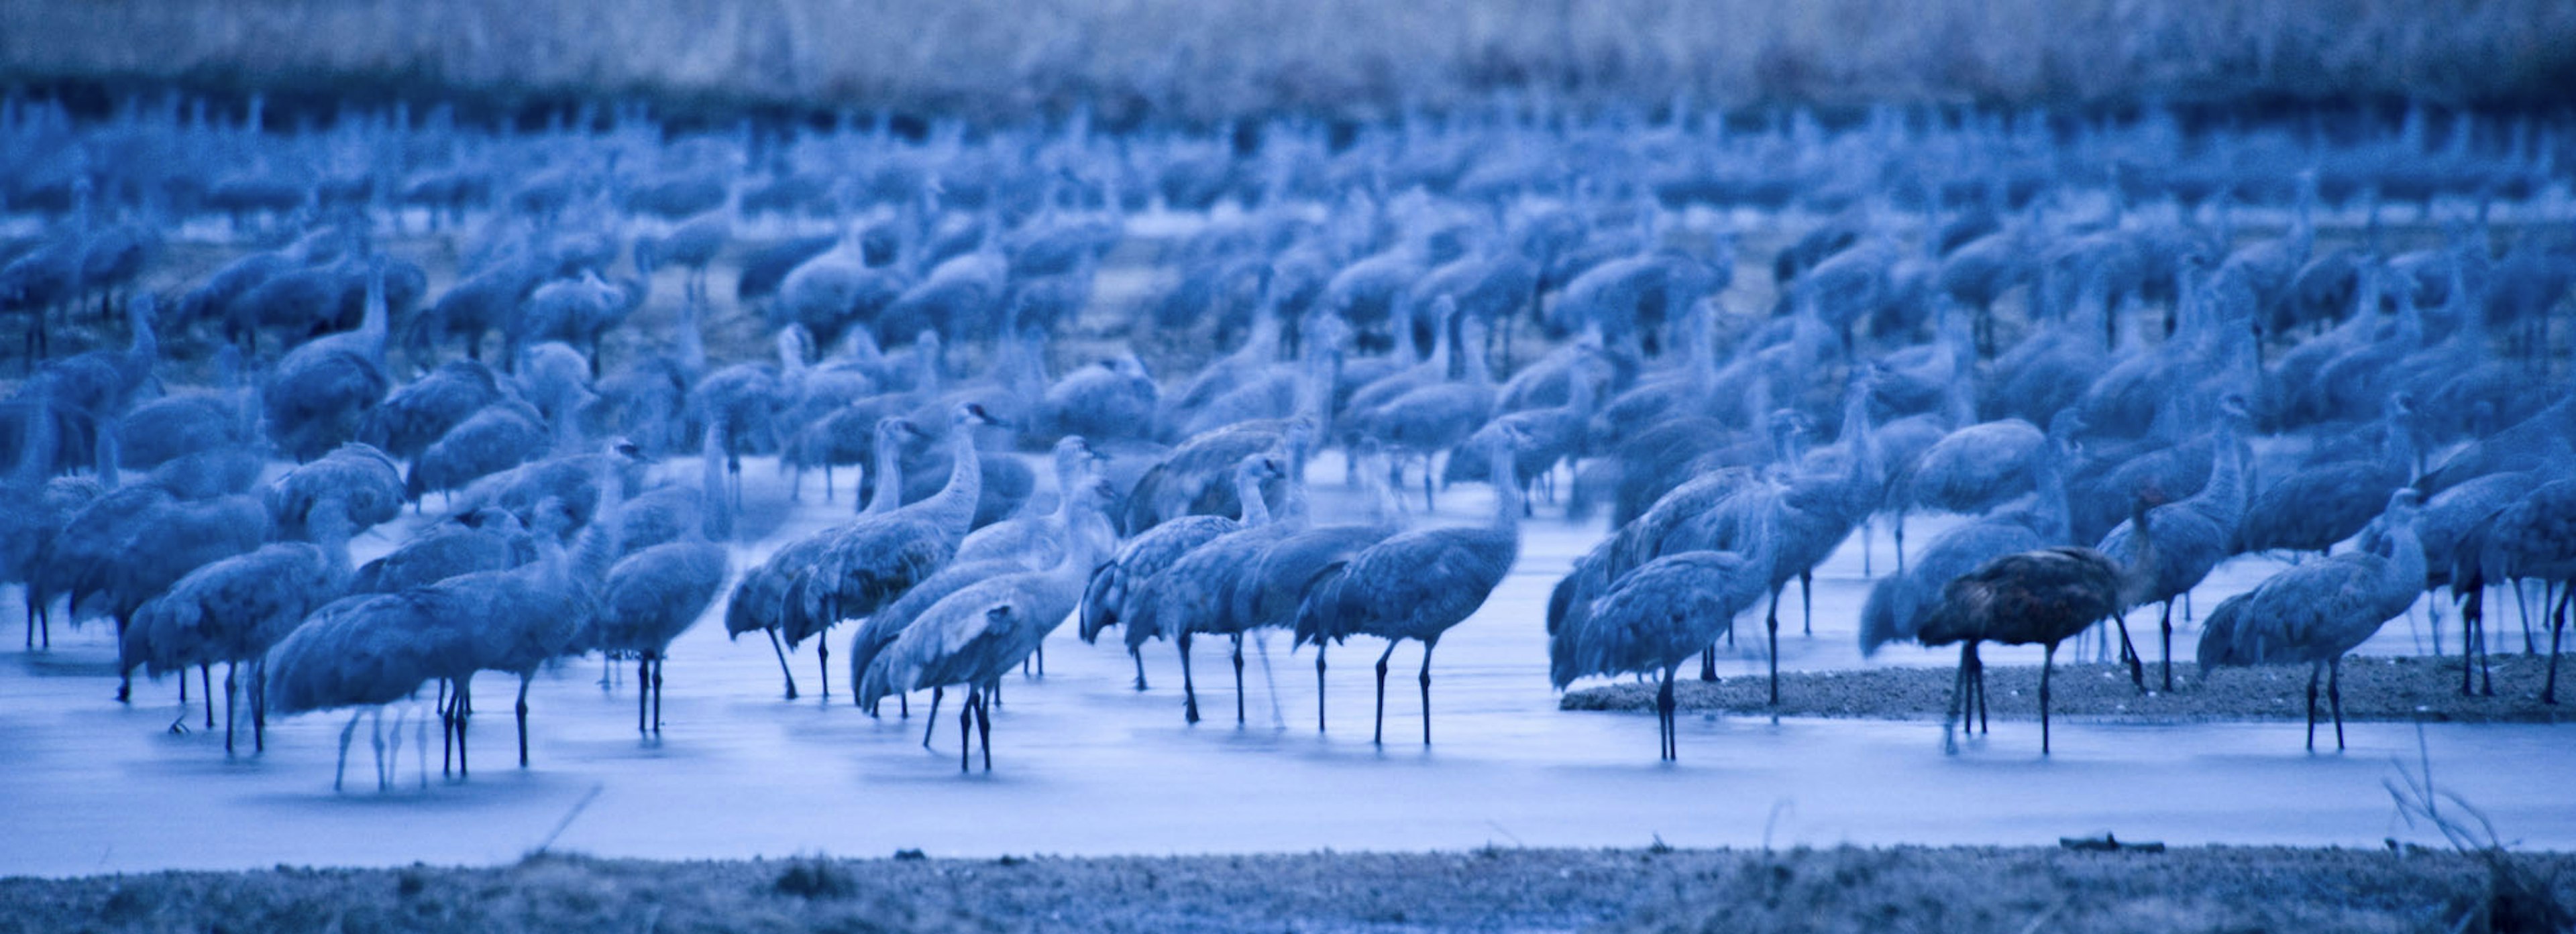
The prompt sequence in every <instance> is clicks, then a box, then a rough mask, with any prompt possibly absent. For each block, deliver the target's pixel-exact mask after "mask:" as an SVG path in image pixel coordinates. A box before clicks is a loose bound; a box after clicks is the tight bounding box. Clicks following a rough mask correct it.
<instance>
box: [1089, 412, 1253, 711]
mask: <svg viewBox="0 0 2576 934" xmlns="http://www.w3.org/2000/svg"><path fill="white" fill-rule="evenodd" d="M1287 473H1288V471H1287V468H1286V466H1285V465H1283V464H1282V463H1281V462H1280V459H1279V458H1278V457H1277V456H1276V455H1274V454H1271V453H1268V452H1259V451H1256V452H1254V453H1251V454H1246V455H1244V456H1243V457H1242V458H1241V459H1239V460H1237V461H1236V462H1235V464H1234V470H1233V478H1234V487H1235V494H1234V499H1235V501H1236V503H1237V504H1239V508H1240V509H1241V510H1242V512H1241V513H1240V514H1239V515H1238V516H1237V517H1235V518H1227V517H1224V516H1208V515H1189V516H1180V517H1177V518H1174V519H1171V520H1169V521H1166V522H1162V523H1160V524H1157V525H1155V526H1154V527H1153V528H1151V529H1148V530H1146V531H1144V532H1142V533H1140V534H1138V535H1136V537H1135V538H1133V539H1130V540H1129V541H1128V542H1127V543H1126V544H1125V545H1124V546H1122V547H1120V548H1119V549H1118V552H1117V554H1116V555H1115V556H1113V557H1112V558H1111V559H1110V560H1109V562H1108V563H1107V564H1104V565H1101V567H1100V570H1099V571H1097V572H1094V573H1093V574H1092V576H1091V580H1090V582H1089V583H1087V584H1086V585H1085V586H1084V588H1083V598H1082V622H1081V625H1080V627H1079V629H1078V630H1077V631H1078V633H1079V635H1081V637H1082V641H1084V642H1090V641H1093V640H1095V639H1098V638H1099V637H1100V632H1101V630H1104V629H1107V628H1109V627H1111V626H1118V625H1125V626H1126V627H1127V631H1126V641H1127V655H1128V657H1129V658H1131V659H1134V660H1135V662H1136V690H1139V691H1142V690H1145V660H1144V657H1143V655H1142V652H1141V649H1142V647H1143V646H1144V644H1145V641H1146V640H1147V639H1151V638H1154V637H1156V636H1160V635H1162V630H1161V629H1160V628H1158V627H1156V626H1152V625H1148V624H1146V623H1145V622H1144V621H1142V620H1140V619H1138V617H1139V616H1140V615H1142V614H1143V612H1144V611H1145V610H1144V607H1145V603H1146V601H1147V600H1149V599H1150V596H1149V595H1150V593H1151V590H1150V588H1151V582H1152V581H1153V580H1154V578H1155V577H1156V576H1157V575H1160V574H1162V573H1163V571H1164V570H1165V569H1168V568H1170V567H1171V566H1172V564H1173V562H1176V561H1179V560H1180V559H1181V557H1182V556H1183V555H1186V554H1188V553H1189V552H1190V551H1191V550H1193V549H1196V548H1198V547H1199V546H1201V545H1204V544H1207V543H1208V542H1209V541H1210V540H1212V539H1215V538H1216V537H1217V536H1220V535H1224V534H1226V533H1228V532H1231V531H1234V530H1236V529H1239V528H1242V527H1244V526H1247V525H1259V524H1261V523H1264V522H1268V521H1269V520H1270V511H1269V504H1268V500H1267V499H1266V498H1265V494H1264V493H1263V492H1262V490H1263V487H1264V485H1265V484H1269V483H1274V482H1279V481H1281V480H1284V479H1285V478H1286V476H1287Z"/></svg>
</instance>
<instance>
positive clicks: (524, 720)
mask: <svg viewBox="0 0 2576 934" xmlns="http://www.w3.org/2000/svg"><path fill="white" fill-rule="evenodd" d="M531 680H533V678H532V677H531V676H529V675H520V676H519V708H518V710H519V767H520V768H523V769H524V768H527V767H528V682H529V681H531Z"/></svg>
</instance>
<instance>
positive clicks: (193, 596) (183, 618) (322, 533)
mask: <svg viewBox="0 0 2576 934" xmlns="http://www.w3.org/2000/svg"><path fill="white" fill-rule="evenodd" d="M308 521H309V522H310V528H311V536H312V540H311V541H310V542H305V541H284V542H278V543H275V544H270V545H265V546H262V547H260V548H259V549H258V550H256V551H252V552H250V553H247V554H242V555H236V556H234V557H230V558H225V559H223V560H221V561H216V562H213V563H211V564H207V565H205V566H204V567H200V568H197V569H196V570H193V571H190V572H188V574H187V576H185V577H181V578H179V580H178V581H177V582H176V583H173V584H171V585H170V589H169V590H168V591H166V592H164V593H162V594H161V595H160V596H157V597H154V598H153V599H152V600H151V601H150V602H147V603H145V604H144V605H143V606H142V608H141V609H138V610H136V611H135V614H134V622H133V624H132V625H130V626H128V627H126V630H125V634H124V638H123V639H122V641H121V643H120V658H119V665H120V667H122V668H124V669H126V670H131V669H132V668H134V667H135V666H137V665H141V666H143V667H144V668H145V671H146V673H148V674H151V675H153V676H154V677H159V676H160V675H161V674H162V673H164V672H168V671H177V672H179V676H180V678H182V679H185V678H186V677H187V675H188V668H189V667H190V666H192V665H210V664H214V663H218V662H220V663H222V664H223V665H224V753H225V754H226V755H230V754H231V753H232V751H233V723H234V717H233V711H232V705H233V697H234V689H235V685H236V681H235V670H236V669H237V668H238V667H239V666H240V665H242V664H244V663H251V664H252V669H251V670H252V673H253V674H252V681H253V684H252V690H253V698H252V711H253V713H252V719H251V723H252V725H253V729H252V734H251V735H252V748H254V749H265V748H267V734H266V729H265V726H266V717H265V716H264V714H263V712H262V708H263V706H264V705H263V703H262V702H261V700H260V698H259V697H258V696H257V692H258V683H257V682H258V680H259V676H258V671H259V668H258V665H257V664H256V663H257V661H258V660H259V658H260V656H262V655H264V654H266V653H267V651H268V649H269V647H270V646H273V645H276V644H277V642H278V640H280V639H283V638H285V637H286V634H287V633H289V632H292V631H294V629H295V627H296V626H297V625H299V624H301V623H302V622H303V621H304V617H305V616H306V615H307V614H309V613H311V612H312V611H314V610H316V609H319V608H320V607H321V606H322V605H323V604H326V603H329V602H331V601H333V600H337V599H339V598H340V596H341V595H342V594H343V593H344V592H346V591H347V589H348V586H349V575H350V569H349V536H350V535H351V534H353V533H354V532H355V531H357V523H355V522H353V521H351V518H350V508H349V506H348V503H347V502H346V501H345V500H343V499H342V498H340V497H338V496H330V497H326V498H324V499H322V500H321V501H319V502H317V503H315V504H314V505H313V508H312V509H311V510H310V511H309V513H308ZM207 703H209V704H212V703H213V698H208V699H207ZM183 716H184V715H183Z"/></svg>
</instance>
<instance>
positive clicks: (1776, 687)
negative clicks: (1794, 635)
mask: <svg viewBox="0 0 2576 934" xmlns="http://www.w3.org/2000/svg"><path fill="white" fill-rule="evenodd" d="M1762 631H1763V636H1764V638H1767V639H1769V640H1770V645H1771V706H1774V707H1777V706H1780V588H1778V587H1773V588H1771V609H1770V610H1769V611H1768V612H1765V613H1764V614H1763V616H1762Z"/></svg>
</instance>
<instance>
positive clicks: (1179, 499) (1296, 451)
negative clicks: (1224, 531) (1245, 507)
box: [1121, 418, 1315, 535]
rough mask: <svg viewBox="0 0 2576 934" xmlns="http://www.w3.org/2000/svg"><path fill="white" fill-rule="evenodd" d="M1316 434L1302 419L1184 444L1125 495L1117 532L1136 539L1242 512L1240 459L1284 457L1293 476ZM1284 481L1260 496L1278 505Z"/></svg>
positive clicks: (1227, 430) (1235, 428) (1246, 425)
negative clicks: (1192, 519)
mask: <svg viewBox="0 0 2576 934" xmlns="http://www.w3.org/2000/svg"><path fill="white" fill-rule="evenodd" d="M1314 430H1315V424H1314V423H1313V422H1311V421H1307V420H1304V419H1302V418H1292V419H1288V420H1286V421H1267V420H1265V421H1258V422H1243V423H1239V424H1235V425H1229V426H1226V427H1224V428H1221V429H1218V430H1216V431H1212V432H1209V433H1207V434H1203V435H1199V436H1197V437H1193V438H1191V439H1189V440H1188V441H1184V442H1182V443H1181V444H1180V446H1178V447H1175V448H1173V449H1172V451H1171V453H1169V454H1167V455H1165V456H1164V457H1163V460H1162V462H1161V463H1158V464H1156V465H1154V466H1153V467H1152V468H1150V469H1148V470H1146V471H1145V474H1144V476H1142V477H1140V478H1138V479H1137V481H1136V486H1135V487H1134V489H1132V490H1130V491H1129V492H1128V495H1127V515H1126V517H1125V521H1124V522H1122V523H1121V531H1122V532H1124V533H1125V534H1128V535H1138V534H1142V533H1143V532H1145V531H1146V530H1148V529H1151V528H1153V527H1155V526H1156V525H1158V524H1160V523H1163V522H1168V521H1171V520H1173V519H1176V518H1179V517H1181V516H1189V515H1209V516H1223V515H1232V514H1235V513H1237V512H1240V511H1241V510H1242V504H1241V503H1240V502H1239V501H1238V500H1237V498H1236V493H1235V490H1236V484H1235V483H1234V478H1235V469H1236V468H1237V467H1239V466H1241V465H1242V463H1243V459H1244V458H1246V457H1251V456H1254V455H1268V454H1274V453H1281V452H1284V453H1285V462H1286V463H1287V464H1288V465H1289V469H1290V470H1291V471H1293V470H1294V469H1295V463H1296V462H1297V461H1298V460H1300V459H1302V458H1303V456H1304V452H1305V450H1306V445H1307V444H1308V443H1309V442H1310V441H1311V440H1312V439H1313V432H1314ZM1287 478H1288V474H1287V473H1282V474H1280V475H1279V476H1278V477H1275V478H1273V479H1271V480H1270V481H1269V482H1268V483H1267V484H1265V485H1264V486H1263V487H1262V495H1264V496H1267V497H1270V498H1271V499H1272V500H1274V501H1275V500H1277V499H1278V497H1279V495H1280V493H1281V489H1280V487H1281V485H1282V484H1284V483H1285V482H1286V481H1287Z"/></svg>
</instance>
